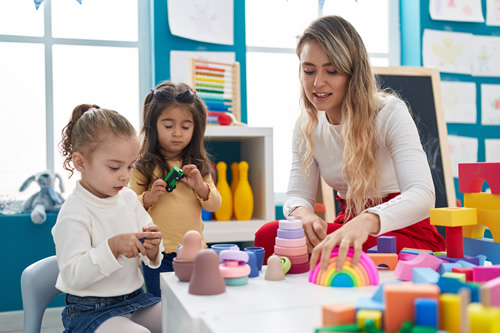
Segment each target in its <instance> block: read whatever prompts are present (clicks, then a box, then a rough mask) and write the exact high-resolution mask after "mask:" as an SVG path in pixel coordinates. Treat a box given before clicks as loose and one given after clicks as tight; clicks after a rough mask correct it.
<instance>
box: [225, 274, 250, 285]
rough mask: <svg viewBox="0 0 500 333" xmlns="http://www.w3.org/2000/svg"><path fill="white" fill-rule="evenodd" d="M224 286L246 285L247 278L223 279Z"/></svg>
mask: <svg viewBox="0 0 500 333" xmlns="http://www.w3.org/2000/svg"><path fill="white" fill-rule="evenodd" d="M224 282H225V283H226V286H244V285H246V284H248V276H244V277H240V278H235V279H224Z"/></svg>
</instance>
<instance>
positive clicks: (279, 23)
mask: <svg viewBox="0 0 500 333" xmlns="http://www.w3.org/2000/svg"><path fill="white" fill-rule="evenodd" d="M245 11H246V12H245V20H246V22H245V23H246V43H247V45H248V46H261V47H284V48H295V46H296V45H297V36H299V35H300V34H302V32H303V31H304V29H305V28H306V27H307V26H308V25H309V23H311V21H313V20H314V19H315V18H316V17H317V16H318V2H317V1H304V0H251V1H245Z"/></svg>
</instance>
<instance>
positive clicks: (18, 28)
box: [0, 0, 45, 37]
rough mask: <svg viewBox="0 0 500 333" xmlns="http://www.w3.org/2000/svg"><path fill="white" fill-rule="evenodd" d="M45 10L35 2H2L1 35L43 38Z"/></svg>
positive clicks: (6, 0) (14, 0)
mask: <svg viewBox="0 0 500 333" xmlns="http://www.w3.org/2000/svg"><path fill="white" fill-rule="evenodd" d="M44 9H45V7H44V5H41V6H40V8H38V10H36V7H35V4H34V2H33V1H19V0H0V35H16V36H35V37H41V36H43V34H44V31H43V15H44Z"/></svg>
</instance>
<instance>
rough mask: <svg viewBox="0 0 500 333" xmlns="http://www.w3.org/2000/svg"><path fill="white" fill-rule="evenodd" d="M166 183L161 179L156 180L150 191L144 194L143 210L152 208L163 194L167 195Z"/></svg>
mask: <svg viewBox="0 0 500 333" xmlns="http://www.w3.org/2000/svg"><path fill="white" fill-rule="evenodd" d="M166 186H167V183H165V182H164V181H163V179H157V180H155V182H154V183H153V186H151V190H149V191H148V192H146V194H144V198H143V201H144V208H146V209H148V208H149V207H151V206H153V205H154V203H155V202H156V201H158V199H160V197H161V196H162V195H164V194H165V193H167V187H166Z"/></svg>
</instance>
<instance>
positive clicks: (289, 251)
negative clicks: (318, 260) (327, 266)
mask: <svg viewBox="0 0 500 333" xmlns="http://www.w3.org/2000/svg"><path fill="white" fill-rule="evenodd" d="M274 253H276V254H277V255H279V256H284V257H288V256H300V255H302V254H305V253H307V246H306V245H302V246H299V247H282V246H278V245H275V246H274Z"/></svg>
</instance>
